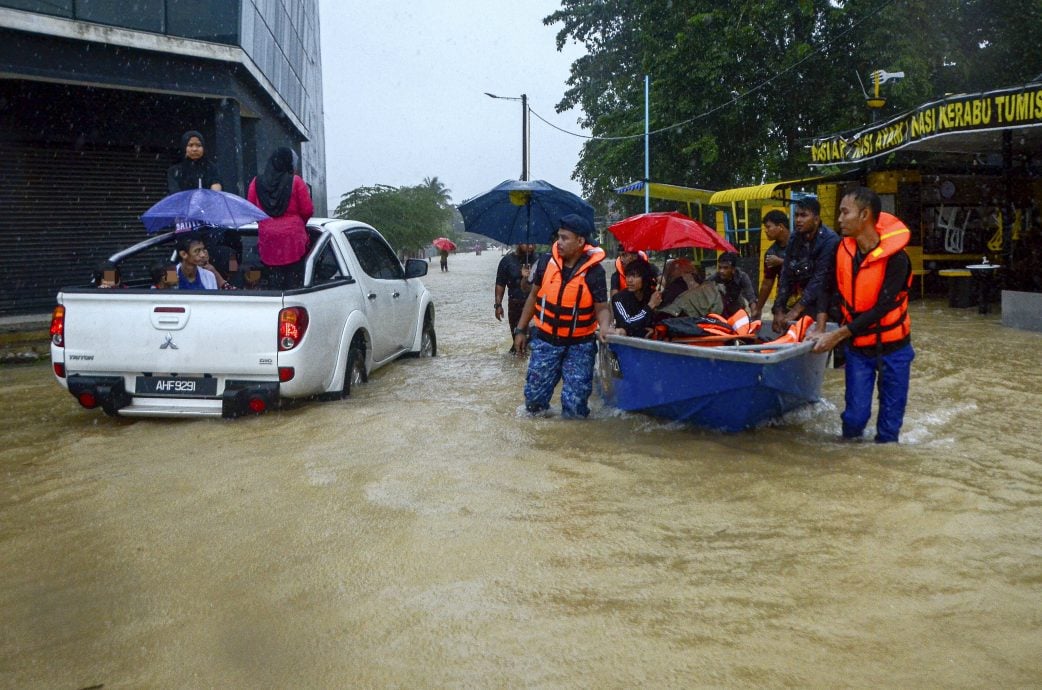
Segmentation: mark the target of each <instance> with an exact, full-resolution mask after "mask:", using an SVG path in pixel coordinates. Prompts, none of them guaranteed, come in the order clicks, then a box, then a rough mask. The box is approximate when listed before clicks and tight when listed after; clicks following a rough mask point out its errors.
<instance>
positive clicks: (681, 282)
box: [662, 258, 705, 307]
mask: <svg viewBox="0 0 1042 690" xmlns="http://www.w3.org/2000/svg"><path fill="white" fill-rule="evenodd" d="M704 278H705V274H704V273H703V272H702V267H701V266H695V265H694V264H693V263H691V260H690V259H684V258H678V259H670V260H669V261H667V262H666V270H665V271H663V273H662V286H663V287H662V306H663V307H664V306H666V305H668V304H670V303H671V302H672V301H673V300H675V299H676V298H677V297H679V296H680V295H681V293H683V292H686V291H687V290H690V289H691V288H693V287H698V284H699V283H701V282H702V279H704Z"/></svg>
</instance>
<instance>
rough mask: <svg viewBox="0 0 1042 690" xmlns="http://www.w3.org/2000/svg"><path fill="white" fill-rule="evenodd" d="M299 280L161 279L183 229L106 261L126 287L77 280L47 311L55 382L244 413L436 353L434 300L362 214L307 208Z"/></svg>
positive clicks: (130, 401)
mask: <svg viewBox="0 0 1042 690" xmlns="http://www.w3.org/2000/svg"><path fill="white" fill-rule="evenodd" d="M236 232H237V233H238V235H237V237H239V238H241V254H242V261H241V265H242V266H243V267H245V266H247V265H256V266H260V261H259V258H258V257H257V252H256V243H257V230H256V228H255V227H254V228H252V229H249V228H247V229H240V230H239V231H236ZM308 235H309V237H310V246H309V251H308V254H307V257H306V268H305V274H304V286H303V287H301V288H298V289H293V290H286V291H280V290H279V291H276V290H267V289H263V287H261V288H260V289H238V290H216V291H194V290H191V291H190V290H154V289H151V287H150V280H149V278H148V275H149V267H150V266H152V265H154V264H155V263H157V262H159V263H169V261H170V258H171V256H172V253H173V245H174V241H175V238H174V234H173V233H165V234H162V235H158V236H155V237H152V238H149V239H148V240H146V241H144V242H141V243H139V244H136V245H134V246H133V247H130V248H129V249H126V250H124V251H121V252H118V253H116V254H114V255H113V256H112V257H111V258H110V260H111V261H112V262H113V263H115V264H116V265H117V266H118V267H119V268H120V271H121V273H122V276H123V278H124V281H125V285H127V286H128V287H127V288H126V289H121V288H113V289H99V288H95V287H68V288H62V290H61V291H60V292H59V293H58V298H57V300H58V306H57V307H56V308H55V309H54V314H53V315H52V319H51V362H52V365H53V369H54V374H55V376H56V377H57V380H58V383H60V384H61V385H62V386H64V387H65V388H66V389H68V391H69V392H70V393H71V394H72V395H73V396H74V397H75V398H76V399H77V400H78V401H79V403H80V404H81V405H82V406H83V407H86V408H96V407H100V408H101V409H102V410H104V411H105V413H107V414H109V415H117V414H118V415H131V416H153V417H155V416H160V417H162V416H185V415H188V416H214V417H220V416H223V417H237V416H240V415H245V414H259V413H261V412H264V411H266V410H269V409H271V408H274V407H277V406H278V405H279V403H280V401H281V400H283V399H288V398H307V397H343V396H346V395H349V394H350V392H351V387H352V386H353V385H355V384H358V383H361V382H364V381H366V379H367V378H368V375H369V373H370V372H371V371H373V370H374V369H376V368H377V367H380V366H383V365H384V364H387V363H388V362H390V361H392V360H394V359H395V358H397V357H398V356H400V355H403V354H413V355H418V356H434V355H436V354H437V347H438V346H437V337H436V335H435V331H434V305H433V303H432V302H431V296H430V293H429V292H428V291H427V288H426V287H425V286H424V284H423V282H422V281H421V280H420V278H421V277H423V276H424V275H426V274H427V262H426V261H424V260H421V259H409V260H407V261H406V263H405V265H404V266H403V265H402V263H401V261H399V260H398V258H397V256H395V253H394V252H393V251H392V250H391V247H390V246H389V245H388V244H387V242H386V241H385V240H384V238H383V237H382V236H381V235H380V234H379V233H378V232H377V231H376V230H374V229H373V228H372V227H370V226H368V225H365V224H364V223H358V222H355V221H348V220H323V219H312V221H311V222H310V223H309V224H308Z"/></svg>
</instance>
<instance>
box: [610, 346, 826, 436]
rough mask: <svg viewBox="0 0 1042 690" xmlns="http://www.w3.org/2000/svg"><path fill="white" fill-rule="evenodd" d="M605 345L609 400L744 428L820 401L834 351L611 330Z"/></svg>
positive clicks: (708, 424) (627, 406)
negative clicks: (684, 340)
mask: <svg viewBox="0 0 1042 690" xmlns="http://www.w3.org/2000/svg"><path fill="white" fill-rule="evenodd" d="M608 341H609V343H608V346H607V347H602V349H601V363H600V378H601V391H602V395H603V396H604V399H605V402H606V403H607V404H609V405H611V406H613V407H617V408H619V409H621V410H626V411H629V412H642V413H644V414H649V415H653V416H656V417H664V418H666V419H671V420H676V421H679V422H685V423H688V424H694V425H697V426H704V427H709V428H713V429H720V430H723V431H741V430H743V429H748V428H750V427H753V426H756V425H757V424H760V423H761V422H763V421H765V420H768V419H771V418H774V417H778V416H779V415H782V414H784V413H785V412H788V411H790V410H793V409H795V408H797V407H799V406H801V405H805V404H807V403H811V402H815V401H817V400H818V399H819V398H820V396H821V384H822V381H823V380H824V377H825V368H826V365H827V363H828V354H816V353H814V352H812V351H811V348H812V347H813V344H812V343H809V342H806V343H799V344H796V345H789V346H778V347H777V348H776V349H774V350H771V351H765V350H763V349H756V348H757V347H760V348H762V346H753V347H752V348H748V347H745V348H743V347H737V348H729V347H717V348H706V347H696V346H691V345H678V344H675V343H666V342H658V341H653V340H642V339H638V338H628V337H625V336H609V338H608Z"/></svg>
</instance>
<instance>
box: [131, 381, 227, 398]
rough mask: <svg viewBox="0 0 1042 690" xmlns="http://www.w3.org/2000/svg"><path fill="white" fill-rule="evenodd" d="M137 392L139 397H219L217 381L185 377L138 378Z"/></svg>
mask: <svg viewBox="0 0 1042 690" xmlns="http://www.w3.org/2000/svg"><path fill="white" fill-rule="evenodd" d="M135 392H136V393H137V394H138V395H172V396H176V397H178V398H208V397H213V396H216V395H217V379H215V378H204V377H198V378H196V377H185V376H138V377H137V384H136V387H135Z"/></svg>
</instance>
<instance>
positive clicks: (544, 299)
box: [535, 243, 604, 340]
mask: <svg viewBox="0 0 1042 690" xmlns="http://www.w3.org/2000/svg"><path fill="white" fill-rule="evenodd" d="M603 260H604V250H603V249H601V248H600V247H594V246H591V245H586V246H585V247H584V248H583V254H582V256H581V257H579V263H578V264H577V265H576V267H575V270H574V271H573V272H572V275H571V277H570V278H569V279H568V281H567V282H565V281H564V280H562V276H561V264H562V261H561V255H560V254H559V253H558V251H557V244H556V243H554V244H553V246H552V247H551V248H550V261H549V262H548V263H547V264H546V270H545V271H544V272H543V280H542V282H541V283H540V284H539V292H537V293H536V300H535V325H536V327H538V328H539V330H540V331H542V332H543V333H545V334H547V335H549V336H551V337H553V338H564V339H569V340H571V339H580V338H586V337H588V336H591V335H593V334H594V333H596V332H597V313H596V311H595V310H594V307H593V294H592V293H591V292H590V287H589V286H588V285H587V284H586V272H587V271H589V270H590V268H591V267H593V266H596V265H597V264H599V263H600V262H601V261H603Z"/></svg>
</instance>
